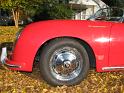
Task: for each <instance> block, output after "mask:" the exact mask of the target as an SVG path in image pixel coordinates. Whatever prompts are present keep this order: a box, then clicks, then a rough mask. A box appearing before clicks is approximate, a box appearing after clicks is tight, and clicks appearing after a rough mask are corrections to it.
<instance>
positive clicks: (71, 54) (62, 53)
mask: <svg viewBox="0 0 124 93" xmlns="http://www.w3.org/2000/svg"><path fill="white" fill-rule="evenodd" d="M81 59H82V58H81V54H80V53H79V52H78V51H77V49H75V48H71V47H64V48H62V49H58V50H56V51H55V52H54V53H53V55H52V57H51V59H50V70H51V72H52V75H53V76H54V77H55V78H56V79H58V80H62V81H68V80H72V79H74V78H76V77H77V76H78V75H79V74H80V72H81V68H82V64H81V62H80V61H81Z"/></svg>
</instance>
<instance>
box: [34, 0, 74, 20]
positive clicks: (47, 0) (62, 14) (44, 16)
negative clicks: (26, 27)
mask: <svg viewBox="0 0 124 93" xmlns="http://www.w3.org/2000/svg"><path fill="white" fill-rule="evenodd" d="M68 2H69V0H67V1H65V2H64V0H43V3H42V5H41V8H39V10H37V11H38V12H37V14H36V15H35V16H34V20H35V21H38V20H49V19H69V18H71V17H72V13H73V11H72V9H71V8H70V7H69V6H68ZM41 9H42V11H41Z"/></svg>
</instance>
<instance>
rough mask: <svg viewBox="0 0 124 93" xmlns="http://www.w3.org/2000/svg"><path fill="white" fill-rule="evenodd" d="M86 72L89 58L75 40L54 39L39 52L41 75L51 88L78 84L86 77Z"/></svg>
mask: <svg viewBox="0 0 124 93" xmlns="http://www.w3.org/2000/svg"><path fill="white" fill-rule="evenodd" d="M60 56H61V57H60ZM72 56H73V57H74V58H73V57H72ZM62 60H64V61H62ZM60 61H61V62H60ZM58 64H59V65H58ZM57 67H58V68H57ZM60 68H61V69H60ZM88 70H89V58H88V54H87V52H86V49H85V48H84V46H83V45H81V44H80V43H79V42H78V41H77V40H75V39H70V38H57V39H54V40H52V41H50V42H49V43H48V44H47V45H46V46H44V48H43V50H42V52H41V57H40V72H41V75H42V77H43V79H44V80H45V81H47V83H49V84H51V85H53V86H61V85H67V86H69V85H76V84H79V83H80V82H81V81H82V80H83V79H84V78H85V77H86V76H87V74H88ZM75 73H76V75H75ZM57 77H58V78H57Z"/></svg>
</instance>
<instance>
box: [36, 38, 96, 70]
mask: <svg viewBox="0 0 124 93" xmlns="http://www.w3.org/2000/svg"><path fill="white" fill-rule="evenodd" d="M58 38H72V39H75V40H77V41H78V42H79V43H80V44H82V45H83V46H84V47H85V49H86V51H87V53H88V56H89V61H90V67H91V68H94V67H96V58H95V54H94V52H93V49H92V48H91V46H90V45H89V44H88V43H87V42H85V41H84V40H82V39H79V38H75V37H57V38H53V39H50V40H48V41H46V42H45V43H44V44H42V45H41V46H40V48H39V49H38V51H37V53H36V56H35V59H34V65H35V63H38V62H39V60H40V53H41V51H42V49H43V48H44V47H45V46H46V45H47V44H48V43H49V42H50V41H52V40H55V39H58Z"/></svg>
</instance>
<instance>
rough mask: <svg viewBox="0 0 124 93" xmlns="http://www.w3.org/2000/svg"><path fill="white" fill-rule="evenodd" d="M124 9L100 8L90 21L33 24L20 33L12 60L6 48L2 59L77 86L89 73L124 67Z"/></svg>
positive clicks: (58, 82)
mask: <svg viewBox="0 0 124 93" xmlns="http://www.w3.org/2000/svg"><path fill="white" fill-rule="evenodd" d="M123 22H124V10H123V9H120V8H104V9H100V10H99V11H98V12H97V13H96V14H94V15H93V16H91V17H90V18H88V20H51V21H42V22H36V23H32V24H30V25H28V26H26V27H25V28H24V29H23V30H22V31H21V32H19V33H18V35H17V40H16V42H15V46H14V50H13V54H12V55H11V59H8V58H7V57H6V56H7V55H6V47H4V48H2V50H3V51H2V55H1V61H2V63H3V64H5V65H6V66H8V67H9V68H10V69H12V70H19V71H29V72H31V71H32V68H33V64H34V62H35V60H36V59H37V60H39V65H40V71H41V75H42V77H43V78H44V80H46V81H47V82H48V83H49V84H51V85H55V86H56V85H75V84H78V83H80V82H81V81H82V80H83V79H84V78H85V77H86V76H87V74H88V70H89V68H90V67H96V69H97V71H98V72H107V71H118V70H124V23H123Z"/></svg>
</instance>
